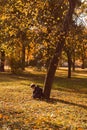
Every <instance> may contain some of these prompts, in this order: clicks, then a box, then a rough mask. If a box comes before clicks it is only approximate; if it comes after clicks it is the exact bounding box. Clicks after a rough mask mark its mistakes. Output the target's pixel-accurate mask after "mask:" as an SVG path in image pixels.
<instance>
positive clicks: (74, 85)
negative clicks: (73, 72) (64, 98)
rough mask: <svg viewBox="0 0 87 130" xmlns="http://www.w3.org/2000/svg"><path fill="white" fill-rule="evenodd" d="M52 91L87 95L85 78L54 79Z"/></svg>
mask: <svg viewBox="0 0 87 130" xmlns="http://www.w3.org/2000/svg"><path fill="white" fill-rule="evenodd" d="M54 89H57V90H60V91H66V92H67V91H68V92H76V93H80V94H81V93H82V94H83V93H84V94H87V78H76V77H75V78H73V77H72V78H71V79H69V78H65V77H55V80H54Z"/></svg>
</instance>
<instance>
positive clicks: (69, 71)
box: [67, 53, 72, 78]
mask: <svg viewBox="0 0 87 130" xmlns="http://www.w3.org/2000/svg"><path fill="white" fill-rule="evenodd" d="M67 57H68V78H71V67H72V60H71V54H70V53H67Z"/></svg>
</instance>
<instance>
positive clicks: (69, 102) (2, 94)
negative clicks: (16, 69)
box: [0, 68, 87, 130]
mask: <svg viewBox="0 0 87 130" xmlns="http://www.w3.org/2000/svg"><path fill="white" fill-rule="evenodd" d="M86 72H87V71H86V70H84V71H83V70H77V71H75V72H73V73H72V78H71V79H67V70H66V69H61V68H60V69H59V70H58V71H57V72H56V77H55V80H54V84H53V89H52V92H51V99H50V100H49V101H46V100H44V101H41V100H34V99H32V98H31V95H32V90H31V88H30V87H29V84H30V83H32V82H35V83H37V84H39V85H40V86H43V83H44V79H45V73H46V72H41V71H36V70H32V69H27V70H26V71H25V72H24V73H23V74H18V75H13V74H11V73H8V72H5V73H0V128H1V130H87V73H86Z"/></svg>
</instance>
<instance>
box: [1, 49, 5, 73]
mask: <svg viewBox="0 0 87 130" xmlns="http://www.w3.org/2000/svg"><path fill="white" fill-rule="evenodd" d="M4 63H5V52H4V51H1V63H0V71H1V72H4V71H5V70H4Z"/></svg>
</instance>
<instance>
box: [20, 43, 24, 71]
mask: <svg viewBox="0 0 87 130" xmlns="http://www.w3.org/2000/svg"><path fill="white" fill-rule="evenodd" d="M21 64H22V65H21V66H22V70H24V69H25V45H24V44H23V45H22V63H21Z"/></svg>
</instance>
